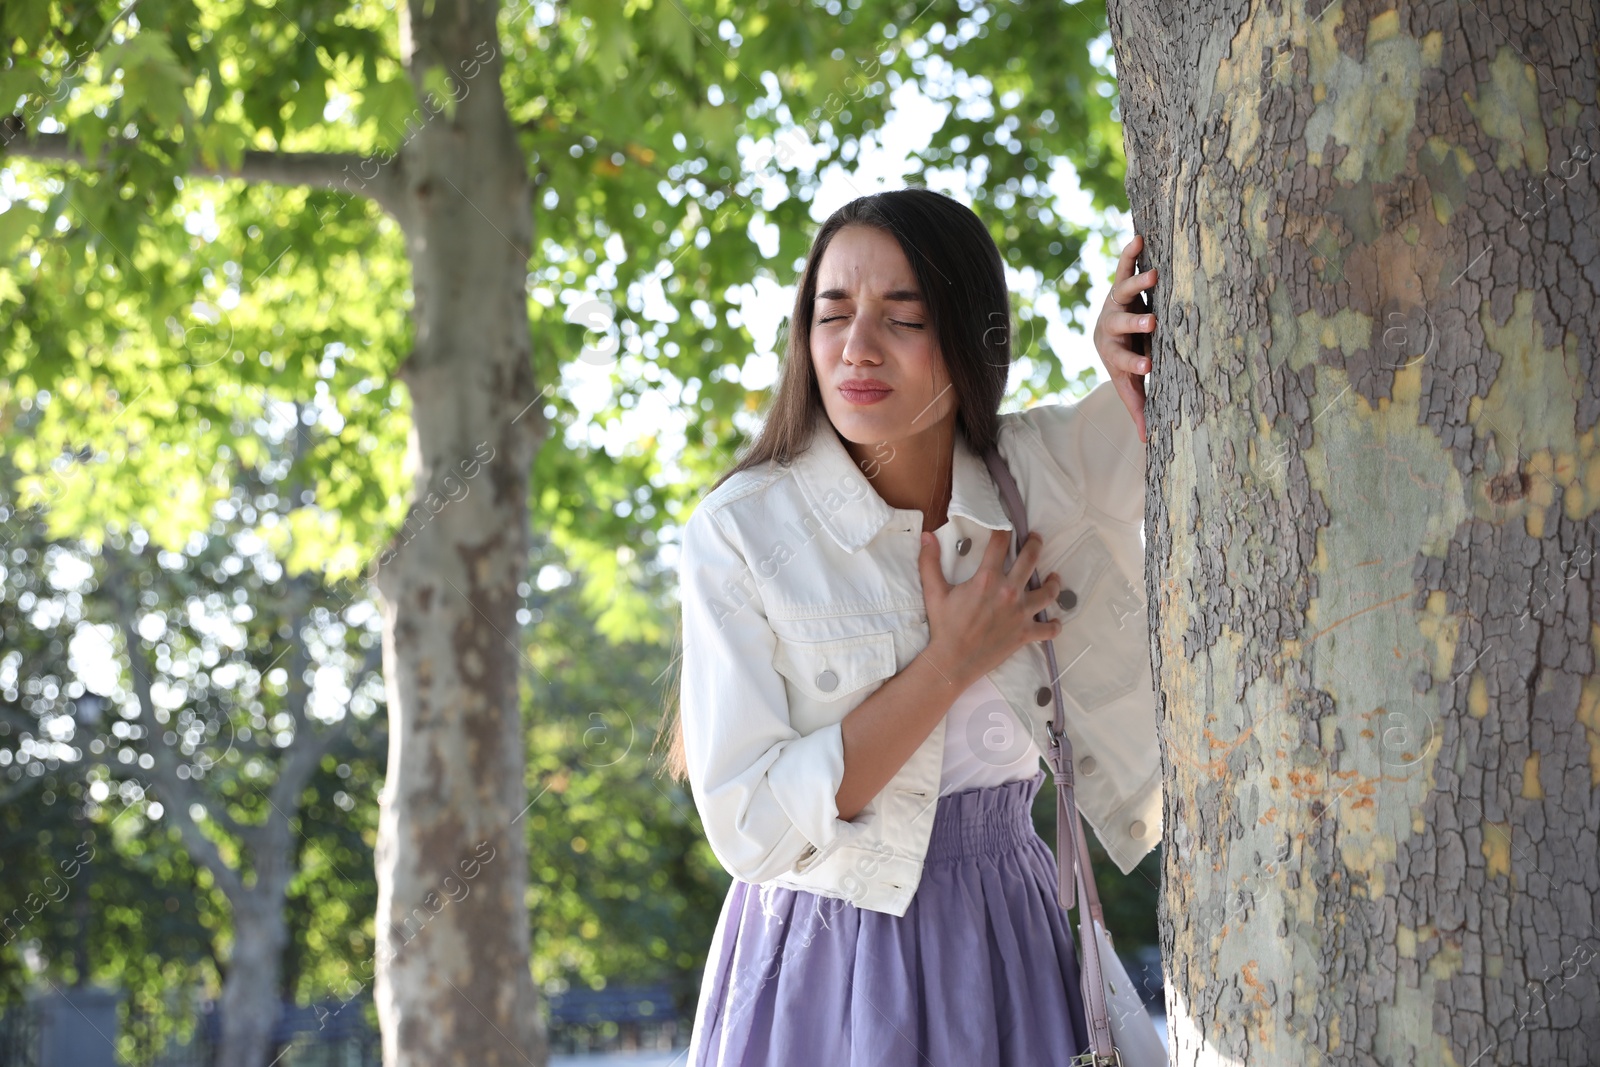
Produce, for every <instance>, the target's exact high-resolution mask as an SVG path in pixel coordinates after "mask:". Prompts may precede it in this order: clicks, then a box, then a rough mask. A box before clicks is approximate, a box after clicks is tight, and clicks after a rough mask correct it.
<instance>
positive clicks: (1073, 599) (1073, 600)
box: [1056, 589, 1078, 611]
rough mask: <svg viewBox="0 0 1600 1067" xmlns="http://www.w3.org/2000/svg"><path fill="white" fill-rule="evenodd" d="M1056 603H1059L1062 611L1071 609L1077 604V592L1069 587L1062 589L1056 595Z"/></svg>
mask: <svg viewBox="0 0 1600 1067" xmlns="http://www.w3.org/2000/svg"><path fill="white" fill-rule="evenodd" d="M1056 603H1057V604H1060V605H1061V610H1062V611H1071V610H1072V609H1073V608H1075V607H1077V606H1078V594H1077V593H1074V592H1073V591H1072V590H1070V589H1063V590H1061V593H1060V595H1059V596H1057V597H1056Z"/></svg>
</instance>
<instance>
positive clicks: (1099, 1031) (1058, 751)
mask: <svg viewBox="0 0 1600 1067" xmlns="http://www.w3.org/2000/svg"><path fill="white" fill-rule="evenodd" d="M983 458H984V462H985V463H987V464H988V466H989V473H990V474H991V475H992V476H993V477H994V481H995V485H996V486H998V487H999V489H1000V501H1001V503H1002V504H1003V505H1004V506H1005V509H1006V514H1007V515H1008V516H1009V517H1010V519H1011V525H1012V526H1013V527H1014V529H1013V531H1012V533H1013V535H1014V536H1013V542H1012V556H1013V558H1015V556H1016V554H1017V553H1020V552H1021V551H1022V544H1023V542H1024V541H1026V540H1027V538H1028V515H1027V509H1026V508H1024V507H1023V504H1022V494H1021V492H1020V491H1018V489H1017V483H1016V480H1015V479H1014V478H1012V477H1011V471H1010V469H1009V468H1008V467H1007V466H1006V462H1005V460H1004V459H1002V458H1001V456H1000V453H999V451H998V450H997V449H995V448H990V449H989V450H988V451H987V452H986V453H985V454H984V457H983ZM1041 584H1042V583H1041V582H1040V580H1039V572H1038V571H1037V570H1035V571H1034V572H1033V574H1031V575H1030V576H1029V577H1028V588H1029V589H1037V588H1039V586H1040V585H1041ZM1035 617H1036V618H1037V619H1039V621H1041V622H1043V621H1044V620H1045V619H1046V618H1048V615H1047V614H1046V613H1045V612H1042V611H1041V612H1040V613H1039V614H1038V615H1037V616H1035ZM1039 643H1040V644H1041V645H1043V646H1044V654H1045V660H1046V661H1047V662H1048V663H1049V665H1050V690H1051V692H1052V693H1053V694H1054V696H1055V706H1056V714H1055V718H1054V719H1051V720H1050V721H1049V730H1048V732H1047V733H1048V739H1049V746H1048V750H1047V755H1048V756H1049V759H1050V766H1051V769H1052V770H1053V771H1054V772H1055V783H1056V891H1057V895H1058V896H1059V898H1060V901H1061V906H1062V907H1063V908H1065V909H1069V910H1070V909H1071V908H1073V907H1074V906H1076V901H1075V899H1074V896H1073V882H1074V880H1075V881H1076V882H1077V889H1078V893H1079V895H1080V897H1081V900H1082V902H1083V904H1084V907H1079V908H1078V944H1079V951H1078V958H1079V961H1080V963H1081V965H1082V966H1081V968H1080V970H1081V977H1082V981H1083V1002H1084V1005H1085V1006H1086V1008H1087V1015H1088V1022H1089V1040H1090V1045H1091V1048H1092V1049H1093V1053H1092V1055H1093V1057H1094V1059H1093V1060H1092V1061H1088V1062H1092V1063H1094V1064H1102V1063H1105V1064H1115V1063H1120V1058H1119V1057H1118V1055H1117V1050H1116V1049H1115V1048H1114V1047H1113V1046H1112V1043H1111V1013H1110V1011H1109V1010H1108V1009H1107V1008H1106V989H1105V980H1104V977H1103V976H1102V972H1101V969H1100V945H1099V942H1098V941H1097V940H1096V939H1095V937H1094V931H1093V929H1092V927H1091V926H1090V921H1094V922H1099V923H1101V924H1102V925H1104V923H1105V918H1104V914H1103V912H1102V911H1101V908H1100V893H1099V891H1098V890H1097V889H1096V887H1095V883H1094V870H1093V869H1092V868H1091V867H1090V866H1089V846H1088V844H1087V843H1086V842H1085V840H1084V836H1083V823H1082V821H1081V820H1080V818H1079V815H1078V805H1077V801H1076V800H1075V799H1074V797H1073V791H1072V741H1071V739H1070V738H1068V737H1067V733H1066V727H1065V722H1066V719H1065V713H1064V710H1063V709H1064V706H1065V702H1064V701H1063V700H1062V697H1061V672H1060V669H1059V668H1058V667H1057V666H1056V648H1055V643H1054V642H1053V641H1050V640H1043V641H1040V642H1039ZM1069 866H1070V867H1071V868H1072V869H1073V872H1074V874H1075V875H1076V878H1075V879H1074V878H1072V877H1069V876H1068V874H1067V870H1068V867H1069ZM1074 1062H1075V1063H1076V1062H1078V1061H1074Z"/></svg>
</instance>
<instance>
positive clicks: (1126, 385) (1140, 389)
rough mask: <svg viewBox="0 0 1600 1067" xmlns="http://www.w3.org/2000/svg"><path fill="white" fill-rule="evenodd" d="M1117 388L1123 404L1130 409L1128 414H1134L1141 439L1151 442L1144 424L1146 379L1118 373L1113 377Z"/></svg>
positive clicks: (1134, 420) (1134, 422)
mask: <svg viewBox="0 0 1600 1067" xmlns="http://www.w3.org/2000/svg"><path fill="white" fill-rule="evenodd" d="M1111 381H1112V384H1113V385H1114V386H1115V388H1116V390H1117V395H1118V396H1120V397H1122V404H1123V406H1124V407H1126V408H1127V409H1128V414H1129V415H1131V416H1133V424H1134V425H1135V426H1136V427H1138V429H1139V440H1140V441H1143V442H1145V443H1146V444H1148V443H1149V441H1150V437H1149V434H1148V433H1147V432H1146V429H1145V424H1144V401H1145V393H1144V379H1143V378H1140V377H1129V376H1128V375H1123V374H1118V375H1114V376H1113V377H1112V379H1111Z"/></svg>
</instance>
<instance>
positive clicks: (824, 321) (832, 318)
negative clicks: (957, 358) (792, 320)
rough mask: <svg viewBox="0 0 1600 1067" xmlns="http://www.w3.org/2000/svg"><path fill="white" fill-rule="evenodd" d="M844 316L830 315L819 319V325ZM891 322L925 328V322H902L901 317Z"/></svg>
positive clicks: (910, 327) (914, 327)
mask: <svg viewBox="0 0 1600 1067" xmlns="http://www.w3.org/2000/svg"><path fill="white" fill-rule="evenodd" d="M842 318H844V316H843V315H829V316H827V317H826V318H821V319H818V320H817V325H818V326H826V325H827V324H828V323H830V322H833V321H835V320H836V319H842ZM889 322H890V323H891V324H893V325H895V326H904V327H907V328H908V329H912V330H920V329H922V328H923V323H920V322H901V321H900V320H899V319H890V320H889Z"/></svg>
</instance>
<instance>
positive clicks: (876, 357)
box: [844, 315, 883, 364]
mask: <svg viewBox="0 0 1600 1067" xmlns="http://www.w3.org/2000/svg"><path fill="white" fill-rule="evenodd" d="M844 359H845V362H846V363H852V364H853V363H860V362H862V361H863V360H867V361H870V362H873V363H882V362H883V355H882V351H881V349H880V348H879V343H878V336H877V333H876V331H875V329H874V327H873V326H872V324H871V323H869V322H868V321H867V320H866V319H865V318H862V317H861V316H859V315H858V316H856V318H855V321H853V322H851V323H850V332H849V333H847V334H845V338H844Z"/></svg>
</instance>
